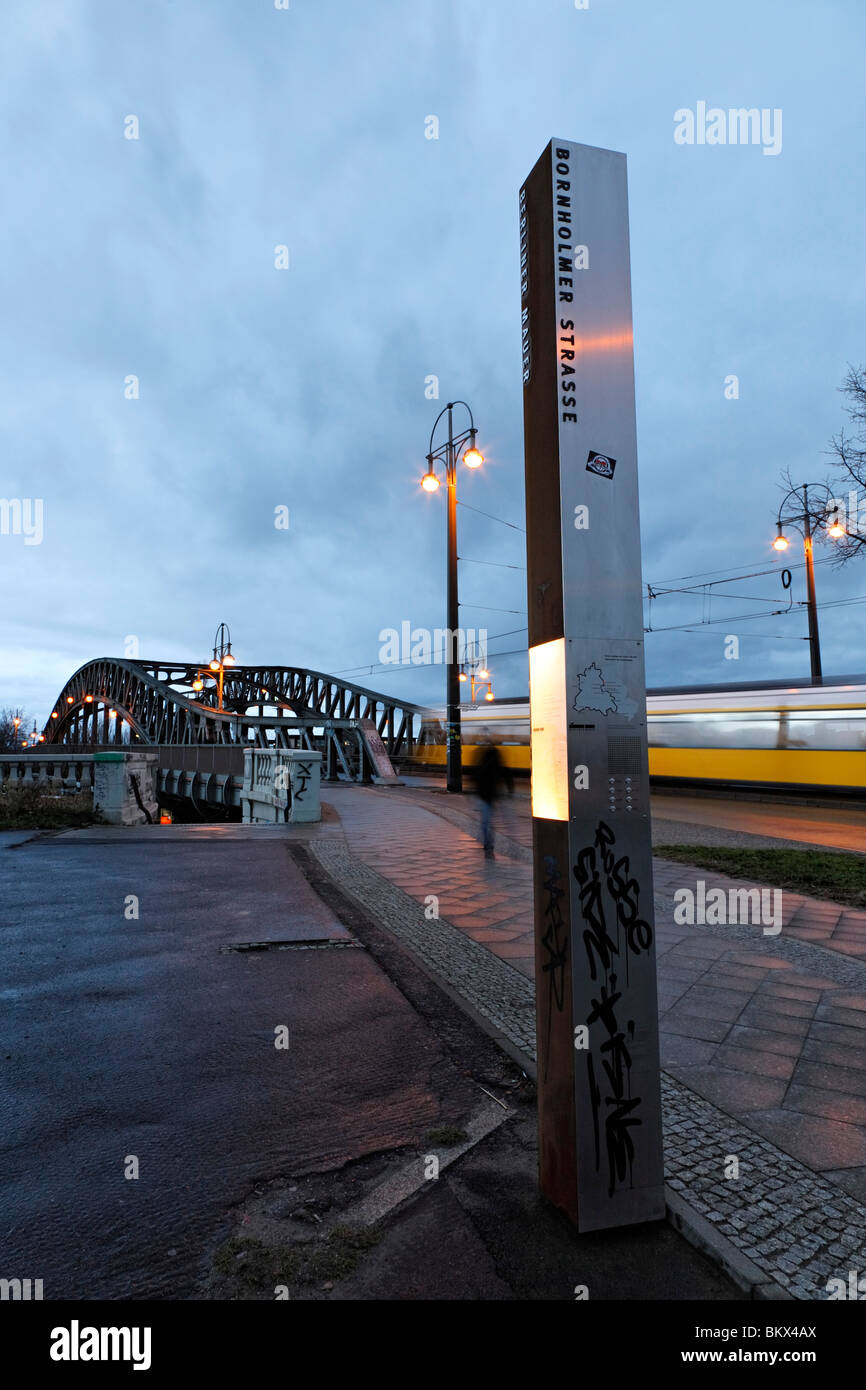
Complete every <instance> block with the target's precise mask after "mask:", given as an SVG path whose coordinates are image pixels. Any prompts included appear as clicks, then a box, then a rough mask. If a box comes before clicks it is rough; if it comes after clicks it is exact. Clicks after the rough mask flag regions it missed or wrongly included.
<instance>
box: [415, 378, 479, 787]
mask: <svg viewBox="0 0 866 1390" xmlns="http://www.w3.org/2000/svg"><path fill="white" fill-rule="evenodd" d="M456 405H462V406H464V407H465V409H466V410H467V411H468V413H469V428H468V429H465V430H463V431H462V433H460V434H458V435H455V434H454V422H453V410H454V407H455V406H456ZM443 415H447V416H448V438H447V440H446V441H445V443H444V444H440V446H439V448H438V449H434V448H433V438H434V435H435V434H436V426H437V425H438V424H439V421H440V420H441V419H442V417H443ZM477 433H478V431H477V430H476V428H475V421H474V420H473V418H472V411H471V410H470V409H469V406H468V405H467V404H466V402H465V401H449V402H448V404H447V405H446V406H445V408H444V409H443V410H440V412H439V414H438V415H437V416H436V420H435V422H434V424H433V429H432V430H431V431H430V444H429V446H428V451H427V472H426V473H425V474H424V477H423V478H422V479H421V486H422V488H423V489H424V491H425V492H436V491H437V490H438V488H439V477H438V475H437V473H436V470H435V469H434V467H433V465H434V463H436V462H441V463H443V464H444V465H445V481H446V484H447V486H448V565H447V576H448V580H447V610H448V613H447V626H446V640H447V643H448V647H447V650H446V673H447V680H446V704H447V707H448V708H447V716H446V722H447V748H448V751H447V756H446V766H447V778H446V785H447V788H448V791H449V792H460V791H462V790H463V765H462V758H461V747H460V744H461V738H460V670H459V653H458V652H457V651H456V650H455V647H456V644H457V642H458V640H459V637H458V633H459V629H460V604H459V602H458V599H457V457H458V455H459V453H460V451H461V450H462V449H464V450H465V452H464V454H463V462H464V463H465V464H466V467H467V468H480V466H481V464H482V463H483V462H484V457H483V455H482V454H481V453H480V452H479V450H478V449H477V448H476V445H475V436H476V434H477ZM467 446H468V447H467Z"/></svg>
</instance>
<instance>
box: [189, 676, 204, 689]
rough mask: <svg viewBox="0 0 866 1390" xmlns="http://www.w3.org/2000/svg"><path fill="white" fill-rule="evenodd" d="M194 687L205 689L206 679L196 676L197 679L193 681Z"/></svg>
mask: <svg viewBox="0 0 866 1390" xmlns="http://www.w3.org/2000/svg"><path fill="white" fill-rule="evenodd" d="M192 688H193V690H203V689H204V681H203V680H202V678H201V676H196V678H195V680H194V681H193V683H192Z"/></svg>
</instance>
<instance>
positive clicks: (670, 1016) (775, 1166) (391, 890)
mask: <svg viewBox="0 0 866 1390" xmlns="http://www.w3.org/2000/svg"><path fill="white" fill-rule="evenodd" d="M329 800H331V801H332V802H333V804H334V805H335V806H336V807H337V810H338V812H339V814H340V817H341V819H342V823H343V829H344V831H345V834H346V839H345V840H342V839H341V838H339V837H334V838H332V839H329V840H327V841H326V840H320V841H315V842H313V843H312V845H311V848H312V850H313V852H314V853H315V854H316V856H317V858H318V859H319V861H320V863H321V864H322V865H323V867H324V868H325V869H326V870H327V871H328V872H329V873H331V874H332V876H333V877H334V878H335V879H337V880H338V881H339V882H340V884H341V885H342V886H343V887H344V888H345V889H347V890H348V891H349V892H350V893H352V894H353V895H354V896H355V897H356V898H357V899H358V900H359V901H360V902H361V903H362V904H363V905H364V906H365V907H366V908H367V909H368V910H369V911H370V912H372V913H373V914H374V915H375V916H376V917H377V919H378V920H379V921H380V922H381V923H382V925H383V926H385V927H386V928H387V929H388V930H390V931H392V932H393V933H394V934H395V936H397V937H398V938H399V939H400V940H401V941H402V942H403V943H404V945H405V946H406V947H407V948H408V949H409V950H410V951H411V952H412V953H413V955H415V957H416V958H417V959H418V960H419V962H420V963H421V964H423V965H424V966H425V968H426V969H427V970H429V971H430V973H431V974H433V975H434V976H435V977H436V978H437V979H438V980H439V982H440V983H441V984H442V985H443V987H444V988H446V989H447V990H448V991H449V992H450V993H451V994H455V995H457V996H459V997H460V998H461V1000H463V1001H464V1002H466V1003H467V1004H468V1005H469V1007H470V1008H471V1009H472V1011H473V1012H475V1013H476V1014H477V1015H479V1016H480V1017H481V1018H482V1019H484V1020H485V1021H486V1023H487V1025H488V1027H489V1028H490V1029H491V1031H494V1032H496V1033H498V1035H499V1036H500V1038H501V1039H502V1040H503V1041H504V1042H505V1043H506V1045H508V1046H509V1050H512V1051H514V1052H516V1053H517V1054H518V1055H522V1056H524V1057H526V1058H530V1059H534V1056H535V1025H534V986H533V983H532V973H533V963H532V955H531V951H532V945H531V935H532V933H531V920H530V888H531V877H530V875H531V869H530V866H529V865H528V864H527V863H525V862H521V861H517V860H514V859H504V860H496V861H494V862H493V863H492V864H491V863H489V862H487V861H485V860H484V859H483V857H482V856H481V855H480V852H479V849H478V845H477V842H476V841H475V840H474V839H473V838H472V837H471V836H470V835H469V834H467V833H466V832H465V831H462V830H460V829H459V828H457V826H456V825H453V824H450V823H449V822H446V821H444V820H443V819H441V818H440V817H439V816H438V815H434V814H432V813H431V812H430V811H427V810H425V809H422V808H418V807H413V806H409V805H407V804H406V798H405V797H391V794H390V793H384V792H382V793H375V792H369V791H367V790H366V789H363V788H339V789H337V791H336V792H334V793H332V792H331V791H330V790H329ZM692 873H694V871H692ZM660 886H662V887H665V886H667V888H668V890H669V891H670V885H660ZM669 891H668V892H667V893H666V892H664V891H663V892H662V893H660V894H659V895H658V896H657V900H656V921H657V929H658V938H657V943H658V953H659V976H660V1007H661V1014H662V1030H663V1031H662V1043H663V1065H664V1066H665V1074H664V1076H663V1095H664V1105H665V1133H666V1164H667V1177H668V1183H669V1185H670V1187H671V1189H672V1190H673V1191H674V1192H676V1193H679V1194H680V1195H681V1196H683V1197H684V1198H685V1199H686V1200H687V1201H688V1204H689V1205H690V1207H691V1208H692V1209H693V1210H694V1211H696V1212H697V1213H698V1214H699V1216H701V1217H703V1218H704V1219H705V1220H706V1221H707V1222H709V1223H710V1224H711V1225H712V1226H713V1227H714V1228H715V1229H716V1230H718V1231H719V1232H720V1233H721V1234H722V1235H724V1236H725V1237H726V1238H727V1239H728V1240H729V1241H730V1242H731V1243H732V1245H733V1246H734V1247H735V1248H736V1249H737V1250H738V1251H739V1252H741V1254H742V1255H743V1256H745V1257H746V1258H747V1259H749V1260H751V1261H752V1262H753V1263H754V1265H755V1266H756V1267H757V1270H758V1271H760V1273H761V1274H762V1275H763V1276H764V1277H765V1278H766V1279H767V1280H768V1281H775V1283H777V1284H778V1285H781V1286H782V1287H783V1288H784V1289H786V1290H787V1291H788V1293H789V1294H790V1295H791V1296H792V1297H795V1298H823V1297H826V1296H827V1294H826V1286H827V1281H828V1279H830V1278H837V1277H838V1278H844V1279H847V1274H848V1271H849V1270H850V1269H862V1268H864V1267H866V1208H864V1205H863V1198H864V1197H866V967H864V965H863V964H862V963H861V962H860V960H857V959H853V958H851V957H850V956H846V955H842V954H841V953H840V952H839V951H838V950H836V951H831V950H827V949H825V948H823V947H821V946H816V945H814V944H813V943H811V942H809V941H806V940H802V939H801V940H798V939H796V938H795V937H793V936H792V937H785V936H784V934H783V936H782V938H781V939H780V938H778V937H776V938H772V939H769V938H767V937H764V936H762V934H761V930H760V928H754V927H750V926H738V927H723V928H721V927H719V928H710V927H703V928H694V927H689V928H683V927H676V926H674V925H673V922H672V911H671V907H672V903H671V899H670V896H669ZM431 897H435V898H438V899H439V902H438V903H437V906H438V909H439V912H440V917H439V920H435V919H434V918H431V916H430V915H428V914H429V910H430V899H431ZM425 909H426V911H425ZM455 919H456V920H455ZM732 1157H734V1158H736V1159H737V1161H738V1163H739V1177H738V1178H737V1179H736V1180H732V1179H730V1178H726V1177H725V1168H726V1164H729V1160H730V1159H731V1158H732Z"/></svg>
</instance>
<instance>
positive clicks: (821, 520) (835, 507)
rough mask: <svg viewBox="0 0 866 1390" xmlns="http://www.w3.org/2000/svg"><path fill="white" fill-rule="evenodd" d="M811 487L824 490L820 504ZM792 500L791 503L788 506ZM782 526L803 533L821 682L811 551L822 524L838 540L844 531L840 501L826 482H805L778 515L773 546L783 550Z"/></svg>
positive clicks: (812, 647)
mask: <svg viewBox="0 0 866 1390" xmlns="http://www.w3.org/2000/svg"><path fill="white" fill-rule="evenodd" d="M810 488H811V489H812V492H813V493H814V492H820V491H823V492H824V494H825V498H824V501H823V503H821V504H820V505H818V506H815V504H814V503H813V504H812V505H811V506H810V504H809V489H810ZM801 494H802V498H801ZM794 498H796V502H794V501H792V499H794ZM789 502H790V503H791V505H790V507H788V503H789ZM786 508H787V511H786ZM783 513H784V515H783ZM783 526H792V527H793V528H794V530H795V531H799V532H800V535H801V536H802V537H803V551H804V553H805V556H806V602H807V608H808V613H809V654H810V656H811V663H812V684H813V685H820V684H821V681H822V674H821V644H820V641H819V638H818V604H817V602H816V599H815V563H814V559H813V555H812V537H813V536H814V534H815V530H816V528H817V527H819V526H826V528H827V535H828V536H830V537H832V539H833V540H839V539H840V537H842V536H844V535H845V527H844V526H843V525H842V523H841V521H840V520H839V503H838V501H837V499H836V498H835V497H833V495H832V493H831V491H830V488H829V487H828V486H827V484H826V483H802V484H801V485H800V486H799V487H792V488H791V490H790V492H788V493H786V495H785V497H784V498H783V500H782V505H781V507H780V508H779V517H778V521H777V523H776V529H777V535H776V539H775V540H774V541H773V549H774V550H778V551H780V552H782V551H785V550H787V549H788V546H789V545H790V541H789V540H788V538H787V536H785V535H783V533H782V527H783Z"/></svg>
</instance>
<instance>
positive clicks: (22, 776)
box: [0, 749, 93, 794]
mask: <svg viewBox="0 0 866 1390" xmlns="http://www.w3.org/2000/svg"><path fill="white" fill-rule="evenodd" d="M34 788H38V789H39V790H41V791H54V792H57V793H58V794H59V793H61V792H76V791H87V792H89V791H92V790H93V750H91V751H90V752H89V753H69V752H67V751H66V749H62V750H60V751H59V752H55V751H52V752H48V753H42V752H33V753H23V754H22V753H0V790H2V791H30V790H33V789H34Z"/></svg>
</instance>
